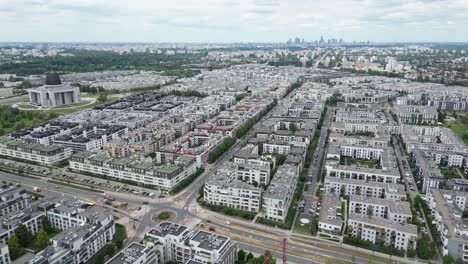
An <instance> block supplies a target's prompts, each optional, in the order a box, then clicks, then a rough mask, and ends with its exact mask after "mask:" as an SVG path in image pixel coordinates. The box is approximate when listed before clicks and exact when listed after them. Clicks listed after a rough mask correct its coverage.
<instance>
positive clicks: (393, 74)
mask: <svg viewBox="0 0 468 264" xmlns="http://www.w3.org/2000/svg"><path fill="white" fill-rule="evenodd" d="M342 70H343V71H347V72H351V73H362V74H369V75H373V76H385V77H390V78H404V77H405V75H404V74H403V73H398V72H387V71H374V70H370V69H369V70H367V71H365V70H356V69H353V68H343V69H342Z"/></svg>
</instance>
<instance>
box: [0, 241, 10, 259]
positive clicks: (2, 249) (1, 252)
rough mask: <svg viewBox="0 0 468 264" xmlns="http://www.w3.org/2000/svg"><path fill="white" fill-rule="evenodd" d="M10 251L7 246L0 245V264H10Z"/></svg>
mask: <svg viewBox="0 0 468 264" xmlns="http://www.w3.org/2000/svg"><path fill="white" fill-rule="evenodd" d="M10 263H11V261H10V251H9V250H8V246H7V245H6V244H2V243H0V264H10Z"/></svg>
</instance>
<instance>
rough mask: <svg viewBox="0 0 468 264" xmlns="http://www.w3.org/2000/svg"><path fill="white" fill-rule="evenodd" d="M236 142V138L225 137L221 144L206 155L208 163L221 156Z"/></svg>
mask: <svg viewBox="0 0 468 264" xmlns="http://www.w3.org/2000/svg"><path fill="white" fill-rule="evenodd" d="M235 143H236V138H234V137H227V138H225V139H224V140H223V142H222V143H221V144H219V145H218V146H216V147H215V148H214V149H213V150H212V151H211V152H210V154H209V155H208V163H210V164H211V163H213V162H215V161H216V160H217V159H218V158H219V157H221V156H222V155H223V154H224V152H226V151H227V150H228V149H229V148H230V147H231V146H232V145H234V144H235Z"/></svg>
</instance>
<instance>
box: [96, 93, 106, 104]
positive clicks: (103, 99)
mask: <svg viewBox="0 0 468 264" xmlns="http://www.w3.org/2000/svg"><path fill="white" fill-rule="evenodd" d="M97 100H98V102H100V103H105V102H107V94H106V93H101V94H100V95H99V97H98V98H97Z"/></svg>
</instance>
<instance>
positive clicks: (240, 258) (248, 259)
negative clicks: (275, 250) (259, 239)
mask: <svg viewBox="0 0 468 264" xmlns="http://www.w3.org/2000/svg"><path fill="white" fill-rule="evenodd" d="M270 255H271V252H270V251H268V250H267V251H265V254H263V255H260V256H258V257H255V256H254V255H253V254H252V252H249V254H247V253H246V252H245V251H244V250H242V249H241V250H239V251H238V252H237V264H275V263H276V260H275V259H274V258H272V257H271V256H270ZM266 258H270V259H268V261H266ZM265 261H266V262H265ZM264 262H265V263H264Z"/></svg>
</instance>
